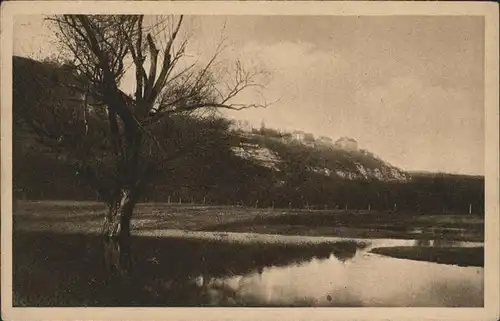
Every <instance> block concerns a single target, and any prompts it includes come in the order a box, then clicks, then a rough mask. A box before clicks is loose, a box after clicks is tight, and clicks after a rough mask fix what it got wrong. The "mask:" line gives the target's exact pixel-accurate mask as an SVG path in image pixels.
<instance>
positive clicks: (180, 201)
mask: <svg viewBox="0 0 500 321" xmlns="http://www.w3.org/2000/svg"><path fill="white" fill-rule="evenodd" d="M180 204H182V198H181V197H179V205H180Z"/></svg>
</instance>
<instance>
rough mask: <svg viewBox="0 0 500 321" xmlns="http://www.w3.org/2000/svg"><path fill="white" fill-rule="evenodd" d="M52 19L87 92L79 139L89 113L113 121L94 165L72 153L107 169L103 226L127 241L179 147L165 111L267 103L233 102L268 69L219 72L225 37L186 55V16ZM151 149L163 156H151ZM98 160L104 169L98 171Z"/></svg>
mask: <svg viewBox="0 0 500 321" xmlns="http://www.w3.org/2000/svg"><path fill="white" fill-rule="evenodd" d="M49 20H51V21H52V22H53V23H54V24H55V26H56V27H57V28H56V30H57V32H56V36H57V38H58V39H59V40H60V43H61V44H62V48H63V49H64V50H65V52H67V55H66V56H67V57H69V58H70V62H71V63H70V65H71V66H73V67H74V69H75V70H74V72H75V73H76V74H77V75H78V79H80V80H81V82H80V83H79V85H78V86H77V87H78V89H79V90H80V91H81V92H82V93H83V94H84V97H85V98H84V104H83V107H82V110H81V111H78V115H80V116H79V119H81V121H82V123H83V125H82V126H83V127H82V128H81V130H79V131H78V137H79V141H81V142H84V141H85V137H86V135H92V133H89V130H90V129H89V126H90V125H89V124H90V122H91V118H96V117H100V119H101V120H103V121H104V123H105V124H107V125H106V126H107V128H99V131H100V132H101V133H105V136H106V140H107V141H108V142H109V149H110V152H109V153H106V154H105V156H103V155H104V154H103V155H101V156H100V157H97V158H93V161H94V164H92V166H90V165H89V164H88V163H89V162H88V161H86V160H87V159H90V157H89V155H88V152H87V150H85V152H82V151H80V152H79V153H73V156H76V157H77V158H78V159H79V161H80V162H86V163H87V164H86V165H87V167H86V168H90V169H92V170H91V171H90V172H87V173H84V175H86V176H88V177H90V178H92V177H93V178H94V179H95V180H97V181H99V180H104V179H105V178H104V176H106V184H100V185H99V184H98V185H99V186H101V188H100V190H99V192H100V195H101V197H102V198H103V199H104V200H105V201H106V202H107V204H108V207H109V210H108V212H107V214H106V216H105V221H104V223H103V229H102V233H103V235H105V236H106V237H107V238H108V239H110V240H115V241H113V242H112V243H110V244H112V245H110V246H112V247H114V248H115V250H116V248H119V247H120V244H121V243H120V242H122V241H120V242H117V241H116V240H124V239H127V238H128V236H129V234H130V220H131V217H132V214H133V210H134V207H135V204H136V202H137V201H138V198H139V197H140V196H141V191H143V190H144V186H145V185H147V184H148V178H150V177H152V176H154V173H155V172H156V171H157V170H159V169H160V168H161V167H162V166H163V165H164V164H165V163H166V162H167V161H168V159H170V158H171V157H174V156H175V155H176V154H177V153H172V151H171V150H168V148H169V144H168V137H162V136H161V133H162V131H161V130H158V126H159V125H158V124H160V127H161V124H162V121H163V120H164V119H166V118H171V117H173V116H174V115H185V114H186V113H189V114H191V115H192V114H200V111H202V110H204V111H207V110H208V111H210V110H213V109H218V108H224V109H232V110H241V109H245V108H252V107H265V106H266V103H262V104H253V103H249V104H238V103H235V102H234V98H235V97H237V96H238V94H239V93H241V92H242V91H243V90H245V89H248V88H250V87H261V84H260V83H258V81H259V79H260V76H261V75H262V72H261V71H253V72H251V71H248V70H246V69H245V68H244V66H243V64H242V63H241V62H240V61H236V63H235V64H234V68H233V69H232V70H231V73H230V75H231V79H228V78H227V77H224V76H221V75H215V69H214V66H215V65H216V61H217V58H218V57H219V56H220V54H221V53H222V51H223V50H224V48H225V47H224V41H221V42H220V43H219V45H218V46H217V47H216V48H215V52H214V54H213V56H211V58H210V59H208V61H207V62H205V63H203V64H201V65H200V64H199V63H197V62H194V63H188V60H189V59H185V58H186V48H187V45H188V41H189V38H184V39H181V37H180V31H181V28H182V26H183V20H184V17H183V16H180V17H160V18H156V21H154V22H151V21H149V20H148V18H146V20H148V21H146V20H145V17H144V16H142V15H88V16H86V15H63V16H54V17H50V18H49ZM148 65H149V66H148ZM128 70H131V71H135V92H134V94H133V95H130V94H127V93H126V92H124V91H123V90H122V89H121V88H120V84H121V81H122V79H123V77H124V75H125V74H126V72H127V71H128ZM228 73H229V71H227V73H226V76H227V74H228ZM159 133H160V135H159ZM163 133H165V131H163ZM56 136H57V135H56ZM62 136H66V133H64V134H63V135H61V137H60V139H59V141H58V142H59V143H61V144H62V143H63V141H64V140H66V139H65V138H64V137H62ZM63 138H64V139H63ZM77 141H78V140H77ZM74 142H75V141H74V140H73V145H74ZM81 144H83V143H81ZM73 147H74V146H73ZM187 147H189V146H187ZM152 148H154V151H152ZM151 153H155V154H157V155H162V157H160V158H155V159H157V160H158V159H159V161H157V162H151V161H150V160H151V157H150V156H151ZM103 158H107V159H108V160H110V162H108V163H107V164H108V165H107V167H105V166H104V165H102V164H104V163H105V162H103V161H102V159H103ZM97 163H99V164H101V165H102V166H101V165H99V164H97ZM109 164H111V165H109ZM103 166H104V167H103ZM95 168H99V169H100V172H99V173H101V174H102V173H103V171H104V172H105V174H106V175H101V174H96V173H97V171H96V170H93V169H95ZM127 242H128V241H127ZM122 246H123V245H122ZM118 251H119V250H118ZM115 265H116V264H115Z"/></svg>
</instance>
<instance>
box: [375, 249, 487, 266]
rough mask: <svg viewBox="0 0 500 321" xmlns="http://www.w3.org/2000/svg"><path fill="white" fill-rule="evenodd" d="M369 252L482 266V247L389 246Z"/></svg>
mask: <svg viewBox="0 0 500 321" xmlns="http://www.w3.org/2000/svg"><path fill="white" fill-rule="evenodd" d="M370 252H371V253H375V254H381V255H385V256H390V257H393V258H398V259H409V260H416V261H426V262H434V263H440V264H450V265H458V266H477V267H483V266H484V247H468V248H466V247H424V246H391V247H379V248H374V249H371V250H370Z"/></svg>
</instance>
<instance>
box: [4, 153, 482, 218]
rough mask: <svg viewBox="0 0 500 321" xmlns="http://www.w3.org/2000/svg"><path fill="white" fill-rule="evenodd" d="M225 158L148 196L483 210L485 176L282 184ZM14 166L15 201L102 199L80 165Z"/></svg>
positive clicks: (33, 159) (26, 162) (47, 161)
mask: <svg viewBox="0 0 500 321" xmlns="http://www.w3.org/2000/svg"><path fill="white" fill-rule="evenodd" d="M226 155H227V154H226ZM228 156H229V155H228ZM226 161H227V162H225V161H224V159H223V158H217V157H215V158H214V159H213V161H212V162H211V163H210V166H207V167H203V168H202V169H200V168H198V169H197V170H194V167H192V166H186V165H183V166H179V167H178V168H176V169H174V170H173V171H172V172H170V173H169V175H168V177H165V178H164V181H163V183H162V179H161V178H159V179H158V181H159V182H160V183H158V184H156V185H154V186H153V185H152V186H151V188H150V189H149V190H148V191H147V192H145V195H144V197H143V201H156V202H167V201H168V200H170V202H172V203H178V202H179V200H180V201H181V202H182V203H190V202H194V203H199V204H201V203H206V204H221V205H222V204H223V205H229V204H231V205H242V206H251V207H254V206H257V207H273V206H274V207H276V208H278V207H280V208H288V207H292V208H305V207H309V208H314V209H333V208H339V209H346V208H347V209H365V210H367V209H371V210H384V211H387V210H391V211H394V210H395V211H411V212H433V213H439V212H445V213H468V212H469V209H470V208H469V207H471V210H472V212H473V213H474V214H483V211H484V178H483V177H474V176H461V175H449V174H436V175H422V174H413V175H412V178H411V180H409V181H407V182H398V181H395V182H380V181H356V180H354V181H351V180H343V179H330V178H327V177H324V176H321V175H317V174H314V173H311V174H310V175H309V177H307V178H306V179H304V180H302V181H301V182H292V183H289V184H285V185H282V186H278V185H277V184H276V182H275V180H274V177H273V173H272V171H271V170H269V169H267V168H263V167H260V166H255V165H253V164H251V163H250V162H246V161H244V160H240V159H238V158H236V157H234V158H233V157H231V156H229V157H228V158H227V159H226ZM191 162H195V160H191ZM229 162H234V163H233V164H232V165H231V164H230V163H229ZM14 169H15V173H14V186H15V192H16V193H15V194H16V197H18V198H26V199H74V200H96V199H97V193H96V192H95V191H94V190H92V189H90V188H88V187H86V186H85V184H81V183H79V181H80V180H79V177H78V175H76V171H75V169H74V168H72V167H71V166H70V165H68V164H66V163H64V162H60V161H58V160H57V159H56V158H55V157H50V156H47V155H40V154H28V155H25V156H24V157H23V158H17V159H16V164H15V166H14Z"/></svg>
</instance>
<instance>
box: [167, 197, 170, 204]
mask: <svg viewBox="0 0 500 321" xmlns="http://www.w3.org/2000/svg"><path fill="white" fill-rule="evenodd" d="M167 203H168V204H170V195H169V196H168V199H167Z"/></svg>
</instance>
